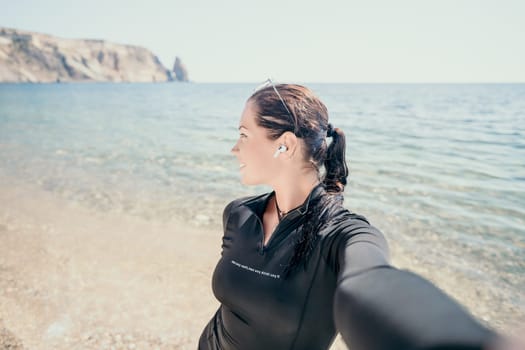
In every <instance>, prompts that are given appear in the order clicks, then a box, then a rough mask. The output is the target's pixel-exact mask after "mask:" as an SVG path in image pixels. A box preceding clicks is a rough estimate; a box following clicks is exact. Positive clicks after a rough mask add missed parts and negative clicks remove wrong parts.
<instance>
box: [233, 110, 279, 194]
mask: <svg viewBox="0 0 525 350" xmlns="http://www.w3.org/2000/svg"><path fill="white" fill-rule="evenodd" d="M255 118H256V113H255V106H254V104H253V102H251V101H248V102H246V105H245V107H244V111H243V112H242V116H241V121H240V123H239V139H238V140H237V143H236V144H235V145H234V146H233V148H232V150H231V152H232V153H233V154H234V155H235V156H236V157H237V160H238V161H239V171H240V173H241V182H242V183H243V184H245V185H262V184H269V183H270V181H269V180H270V179H271V178H272V176H275V175H276V171H277V169H276V161H275V158H273V154H274V153H275V151H276V150H277V148H278V147H279V145H278V144H277V141H276V140H271V139H269V138H268V136H267V130H266V129H265V128H263V127H261V126H259V125H257V123H256V122H255Z"/></svg>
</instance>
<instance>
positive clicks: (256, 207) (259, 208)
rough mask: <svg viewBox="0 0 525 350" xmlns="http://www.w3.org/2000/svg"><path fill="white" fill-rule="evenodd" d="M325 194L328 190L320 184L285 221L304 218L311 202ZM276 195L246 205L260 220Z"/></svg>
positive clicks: (253, 200)
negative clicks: (269, 202)
mask: <svg viewBox="0 0 525 350" xmlns="http://www.w3.org/2000/svg"><path fill="white" fill-rule="evenodd" d="M325 192H326V190H325V188H324V185H323V184H322V183H319V184H318V185H316V186H315V187H314V188H313V189H312V190H311V191H310V193H309V194H308V197H306V199H305V201H304V202H303V204H301V205H300V206H299V207H297V208H295V209H294V210H292V211H290V212H289V213H288V214H286V215H285V217H284V218H283V220H293V219H295V218H298V217H302V216H304V215H305V214H306V212H307V211H308V206H309V205H310V202H311V201H312V199H314V198H317V197H319V196H322V195H323V194H324V193H325ZM274 194H275V191H272V192H269V193H266V194H264V195H262V196H257V197H255V198H253V199H251V200H249V201H246V202H244V205H246V206H248V207H249V208H250V209H251V210H252V211H253V212H255V213H256V214H257V215H258V216H259V217H260V218H262V215H263V213H264V210H265V209H266V206H267V204H268V201H269V200H270V198H271V197H272V196H273V195H274Z"/></svg>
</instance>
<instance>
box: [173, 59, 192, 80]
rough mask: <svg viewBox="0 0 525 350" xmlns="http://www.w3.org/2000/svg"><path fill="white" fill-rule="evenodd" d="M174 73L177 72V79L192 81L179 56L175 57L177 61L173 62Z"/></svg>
mask: <svg viewBox="0 0 525 350" xmlns="http://www.w3.org/2000/svg"><path fill="white" fill-rule="evenodd" d="M173 73H175V80H177V81H190V79H189V76H188V70H187V69H186V66H185V65H184V64H183V63H182V61H181V59H180V58H179V57H175V63H174V64H173Z"/></svg>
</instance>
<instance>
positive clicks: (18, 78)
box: [0, 27, 187, 83]
mask: <svg viewBox="0 0 525 350" xmlns="http://www.w3.org/2000/svg"><path fill="white" fill-rule="evenodd" d="M185 74H186V77H187V72H186V73H185ZM171 80H172V74H171V72H170V71H169V70H168V69H166V67H164V66H163V65H162V63H161V62H160V61H159V59H158V58H157V56H155V55H154V54H153V53H152V52H151V51H149V50H147V49H145V48H142V47H139V46H132V45H121V44H115V43H111V42H108V41H104V40H89V39H63V38H57V37H54V36H51V35H46V34H39V33H33V32H27V31H21V30H16V29H9V28H1V27H0V82H15V83H21V82H32V83H51V82H74V81H104V82H106V81H107V82H164V81H171Z"/></svg>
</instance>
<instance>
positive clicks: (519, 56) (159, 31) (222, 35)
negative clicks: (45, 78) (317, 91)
mask: <svg viewBox="0 0 525 350" xmlns="http://www.w3.org/2000/svg"><path fill="white" fill-rule="evenodd" d="M0 9H1V10H0V26H3V27H9V28H16V29H21V30H29V31H36V32H42V33H47V34H51V35H55V36H59V37H64V38H85V39H104V40H108V41H112V42H117V43H123V44H132V45H139V46H143V47H146V48H148V49H149V50H151V51H152V52H153V53H154V54H155V55H157V56H158V57H159V59H160V61H161V62H162V63H163V64H164V65H165V66H166V67H167V68H170V69H171V68H172V67H173V63H174V60H175V56H179V57H180V58H181V59H182V61H183V63H184V64H185V65H186V67H187V69H188V72H189V76H190V79H191V80H192V81H195V82H261V81H264V80H265V79H266V78H267V77H272V78H273V79H274V80H275V81H278V82H351V83H419V82H428V83H433V82H434V83H444V82H450V83H478V82H525V1H524V0H437V1H433V0H366V1H365V0H362V1H353V0H338V1H335V0H316V1H310V0H264V1H261V0H258V1H252V0H215V1H212V0H194V1H190V0H187V1H180V0H148V1H132V0H89V1H85V0H84V1H77V0H46V1H42V0H17V1H13V0H0Z"/></svg>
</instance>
